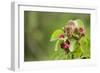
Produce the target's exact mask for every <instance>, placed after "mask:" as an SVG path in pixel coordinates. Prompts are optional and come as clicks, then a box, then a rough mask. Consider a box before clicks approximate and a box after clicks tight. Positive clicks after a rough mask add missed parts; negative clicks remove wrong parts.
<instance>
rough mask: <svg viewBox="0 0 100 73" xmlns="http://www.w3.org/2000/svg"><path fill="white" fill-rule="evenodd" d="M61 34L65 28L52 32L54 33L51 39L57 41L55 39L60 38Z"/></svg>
mask: <svg viewBox="0 0 100 73" xmlns="http://www.w3.org/2000/svg"><path fill="white" fill-rule="evenodd" d="M61 34H64V31H63V30H60V29H58V30H55V31H54V32H53V33H52V35H51V39H50V41H55V40H57V39H59V36H60V35H61Z"/></svg>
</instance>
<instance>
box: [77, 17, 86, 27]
mask: <svg viewBox="0 0 100 73" xmlns="http://www.w3.org/2000/svg"><path fill="white" fill-rule="evenodd" d="M75 21H76V22H77V24H78V27H84V23H83V21H82V20H81V19H77V20H75Z"/></svg>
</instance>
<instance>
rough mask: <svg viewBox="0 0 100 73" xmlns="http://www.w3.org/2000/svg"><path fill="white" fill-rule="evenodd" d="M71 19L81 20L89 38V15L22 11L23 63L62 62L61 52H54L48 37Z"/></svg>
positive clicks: (62, 55) (52, 43)
mask: <svg viewBox="0 0 100 73" xmlns="http://www.w3.org/2000/svg"><path fill="white" fill-rule="evenodd" d="M71 19H72V20H75V19H81V20H82V21H83V22H84V24H85V28H86V30H87V34H88V37H89V38H90V14H80V13H60V12H39V11H38V12H37V11H24V61H43V60H64V59H65V58H64V53H63V51H62V50H59V51H58V52H55V51H54V45H55V42H50V37H51V34H52V33H53V32H54V31H55V30H56V29H61V28H62V27H64V26H65V24H66V23H67V22H68V21H69V20H71ZM89 43H90V41H89ZM89 49H90V47H89Z"/></svg>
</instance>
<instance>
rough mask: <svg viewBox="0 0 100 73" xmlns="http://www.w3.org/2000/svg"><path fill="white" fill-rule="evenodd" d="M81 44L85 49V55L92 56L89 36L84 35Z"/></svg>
mask: <svg viewBox="0 0 100 73" xmlns="http://www.w3.org/2000/svg"><path fill="white" fill-rule="evenodd" d="M80 45H81V47H82V50H83V55H82V56H83V57H90V40H89V38H87V37H83V38H81V40H80Z"/></svg>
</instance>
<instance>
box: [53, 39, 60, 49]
mask: <svg viewBox="0 0 100 73" xmlns="http://www.w3.org/2000/svg"><path fill="white" fill-rule="evenodd" d="M59 43H60V40H57V42H56V44H55V49H54V50H55V51H58V48H59Z"/></svg>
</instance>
